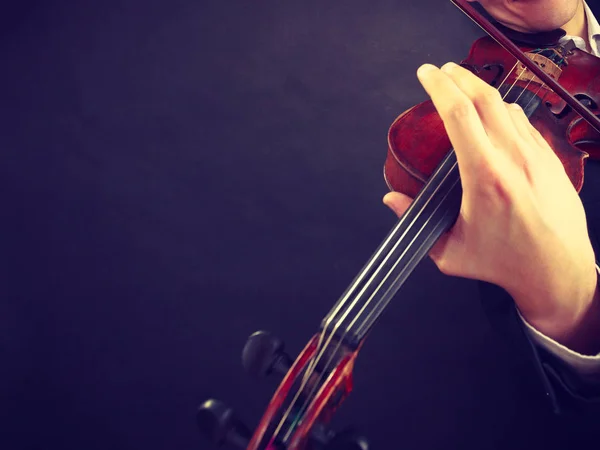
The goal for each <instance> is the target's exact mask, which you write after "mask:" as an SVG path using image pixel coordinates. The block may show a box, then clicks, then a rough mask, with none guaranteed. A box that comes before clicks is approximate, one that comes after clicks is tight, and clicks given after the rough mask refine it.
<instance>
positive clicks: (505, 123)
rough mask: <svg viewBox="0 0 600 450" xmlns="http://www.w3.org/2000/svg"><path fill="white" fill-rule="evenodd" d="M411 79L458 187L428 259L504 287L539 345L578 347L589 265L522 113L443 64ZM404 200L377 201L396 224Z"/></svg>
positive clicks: (577, 222)
mask: <svg viewBox="0 0 600 450" xmlns="http://www.w3.org/2000/svg"><path fill="white" fill-rule="evenodd" d="M417 74H418V77H419V80H420V82H421V84H422V85H423V87H424V88H425V90H426V91H427V93H428V94H429V96H430V97H431V99H432V101H433V103H434V105H435V107H436V109H437V111H438V113H439V114H440V116H441V118H442V120H443V122H444V126H445V128H446V132H447V133H448V136H449V138H450V140H451V142H452V145H453V147H454V150H455V152H456V157H457V159H458V165H459V171H460V175H461V181H462V187H463V198H462V206H461V211H460V215H459V217H458V220H457V222H456V224H455V225H454V227H453V228H452V229H451V230H450V231H449V232H448V233H446V234H445V235H444V236H443V237H442V238H441V239H440V240H439V241H438V242H437V243H436V245H435V246H434V247H433V249H432V250H431V252H430V256H431V258H432V259H433V261H434V262H435V264H436V265H437V266H438V268H439V269H440V270H441V271H442V272H443V273H444V274H447V275H452V276H460V277H466V278H472V279H477V280H482V281H487V282H491V283H494V284H497V285H498V286H501V287H503V288H504V289H505V290H506V291H507V292H508V293H509V294H510V295H511V296H512V297H513V299H514V300H515V301H516V303H517V306H518V307H519V310H520V311H521V314H522V315H523V316H524V317H525V318H526V319H527V321H528V322H529V323H530V324H531V325H533V326H534V327H535V328H537V329H538V330H539V331H541V332H542V333H544V334H546V335H547V336H549V337H551V338H553V339H556V340H558V341H559V342H562V343H564V344H565V345H567V343H568V342H571V341H572V340H573V339H575V336H576V335H577V336H578V337H579V338H580V337H581V328H580V327H581V326H583V324H584V323H587V322H589V314H590V313H592V306H593V305H596V304H597V303H598V300H597V299H596V300H594V294H595V292H596V286H597V273H596V267H595V255H594V251H593V248H592V245H591V242H590V238H589V236H588V231H587V226H586V218H585V212H584V209H583V205H582V203H581V200H580V199H579V196H578V194H577V191H576V190H575V189H574V187H573V185H572V184H571V182H570V180H569V178H568V177H567V175H566V173H565V170H564V168H563V166H562V164H561V162H560V160H559V159H558V158H557V156H556V155H555V154H554V152H553V150H552V149H551V148H550V146H549V145H548V143H547V142H546V141H545V139H544V138H543V137H542V136H541V135H540V133H539V132H538V131H537V130H536V129H535V128H533V126H532V125H531V124H530V122H529V120H528V119H527V117H526V116H525V114H524V112H523V110H522V109H521V108H519V107H518V106H516V105H509V104H506V103H504V101H503V100H502V98H501V96H500V94H499V92H498V91H497V90H496V89H494V88H492V87H491V86H489V85H488V84H486V83H485V82H484V81H482V80H480V79H479V78H477V77H476V76H475V75H473V74H472V73H471V72H469V71H467V70H465V69H463V68H462V67H460V66H457V65H456V64H453V63H449V64H446V65H445V66H444V67H442V69H441V70H440V69H437V68H436V67H434V66H431V65H424V66H422V67H421V68H420V69H419V71H418V72H417ZM411 200H412V199H410V198H409V197H406V196H405V195H403V194H400V193H390V194H387V195H386V196H385V197H384V202H385V204H386V205H388V206H389V207H390V208H391V209H392V210H393V211H394V212H395V213H396V214H397V215H398V216H401V215H402V214H403V213H404V211H406V209H407V208H408V206H409V204H410V202H411ZM594 308H595V306H594ZM595 314H597V313H595ZM599 317H600V314H599ZM575 341H577V342H579V341H580V339H579V340H578V339H575ZM579 345H581V344H578V346H579ZM598 350H599V351H600V349H598Z"/></svg>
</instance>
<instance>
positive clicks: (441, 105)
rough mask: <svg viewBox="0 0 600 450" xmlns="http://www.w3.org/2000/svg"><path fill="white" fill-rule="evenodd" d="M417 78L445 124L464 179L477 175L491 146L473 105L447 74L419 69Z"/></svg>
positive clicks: (436, 70) (433, 68) (428, 69)
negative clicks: (475, 173)
mask: <svg viewBox="0 0 600 450" xmlns="http://www.w3.org/2000/svg"><path fill="white" fill-rule="evenodd" d="M417 76H418V77H419V81H420V82H421V84H422V85H423V88H424V89H425V91H427V93H428V94H429V96H430V97H431V101H432V102H433V104H434V106H435V108H436V110H437V112H438V114H439V115H440V117H441V118H442V121H443V122H444V127H445V128H446V133H447V134H448V137H449V138H450V141H451V142H452V144H453V146H454V150H455V152H456V157H457V159H458V164H459V167H461V169H465V170H464V173H465V175H468V174H470V173H474V172H476V171H477V168H478V166H479V165H480V163H481V161H482V158H490V157H491V154H490V151H491V145H490V144H491V143H490V139H489V138H488V135H487V132H486V130H485V128H484V126H483V123H482V121H481V119H480V117H479V114H478V112H477V110H476V108H475V106H474V105H473V101H472V100H471V99H470V98H469V97H468V96H467V95H466V94H465V93H464V92H463V91H462V90H461V88H460V87H459V86H458V85H457V83H456V82H455V81H454V80H453V79H452V78H450V77H449V76H448V74H446V73H444V72H442V71H441V70H439V69H438V68H437V67H435V66H432V65H430V64H426V65H423V66H421V67H420V68H419V70H418V71H417ZM472 76H473V77H474V78H477V77H475V75H472ZM477 79H478V78H477ZM479 81H481V80H479ZM481 82H482V83H483V81H481ZM462 174H463V170H461V176H462ZM462 181H463V183H468V182H469V180H468V179H467V178H466V177H462Z"/></svg>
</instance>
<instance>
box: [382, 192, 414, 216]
mask: <svg viewBox="0 0 600 450" xmlns="http://www.w3.org/2000/svg"><path fill="white" fill-rule="evenodd" d="M412 201H413V199H412V198H411V197H409V196H408V195H406V194H402V193H401V192H389V193H387V194H385V196H384V197H383V203H384V204H385V205H386V206H387V207H388V208H390V209H391V210H392V211H394V213H395V214H396V215H397V216H398V217H402V215H403V214H404V213H405V212H406V210H407V209H408V207H409V206H410V204H411V203H412Z"/></svg>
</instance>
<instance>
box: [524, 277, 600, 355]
mask: <svg viewBox="0 0 600 450" xmlns="http://www.w3.org/2000/svg"><path fill="white" fill-rule="evenodd" d="M537 295H538V297H536V298H535V299H531V298H527V297H528V296H521V297H514V296H513V298H514V299H515V302H516V303H517V305H518V306H519V309H520V310H521V314H522V315H523V316H524V317H525V318H526V319H527V321H528V322H529V323H530V324H531V325H532V326H533V327H534V328H536V329H537V330H538V331H540V332H541V333H543V334H544V335H546V336H548V337H549V338H551V339H553V340H555V341H557V342H559V343H560V344H562V345H564V346H565V347H568V348H570V349H571V350H573V351H576V352H578V353H582V354H587V355H596V354H599V353H600V285H599V282H598V271H597V268H596V266H594V272H593V275H590V276H589V277H586V278H585V280H584V282H580V283H578V284H577V285H573V286H572V287H571V288H570V289H568V288H567V289H554V290H547V291H546V292H544V293H543V294H540V293H537ZM541 302H543V303H544V307H543V308H542V307H540V303H541ZM521 305H524V306H521ZM531 305H535V306H536V308H527V306H531Z"/></svg>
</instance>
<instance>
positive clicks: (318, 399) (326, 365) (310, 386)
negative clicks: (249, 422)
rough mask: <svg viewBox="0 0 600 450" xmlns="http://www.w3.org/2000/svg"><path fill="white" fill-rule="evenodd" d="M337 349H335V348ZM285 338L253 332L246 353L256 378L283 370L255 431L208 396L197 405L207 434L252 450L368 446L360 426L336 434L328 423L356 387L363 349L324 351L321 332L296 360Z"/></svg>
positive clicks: (334, 449) (341, 347)
mask: <svg viewBox="0 0 600 450" xmlns="http://www.w3.org/2000/svg"><path fill="white" fill-rule="evenodd" d="M332 347H333V350H331V348H332ZM283 348H284V346H283V342H282V341H281V340H280V339H278V338H276V337H275V336H273V335H271V334H270V333H268V332H266V331H258V332H256V333H253V334H252V335H251V336H250V337H249V338H248V340H247V342H246V345H245V346H244V350H243V352H242V362H243V365H244V367H245V369H246V371H247V372H249V373H250V374H252V375H254V376H257V375H258V376H266V375H269V374H270V373H280V374H281V373H283V374H284V375H285V376H284V377H283V381H282V382H281V383H280V384H279V387H278V388H277V391H276V392H275V394H274V395H273V398H272V400H271V402H270V403H269V405H268V407H267V409H266V411H265V413H264V415H263V417H262V419H261V420H260V422H259V424H258V426H257V427H256V428H255V431H254V434H252V433H251V432H250V431H249V429H248V427H246V426H245V425H244V424H243V423H242V422H241V421H240V420H239V419H238V418H237V417H236V416H235V414H234V413H233V410H232V409H231V408H228V407H227V406H225V405H224V404H223V403H221V402H219V401H217V400H213V399H211V400H207V401H206V402H204V403H203V404H202V405H201V406H200V407H199V409H198V413H197V417H196V418H197V423H198V427H199V429H200V431H201V433H202V434H204V435H205V436H207V437H208V438H209V439H210V441H211V442H212V443H213V444H214V445H216V446H217V447H222V446H233V447H237V448H245V449H247V450H292V449H293V450H300V449H306V450H367V449H368V448H369V445H368V441H367V440H366V438H365V437H364V436H362V435H360V434H359V433H358V432H357V431H356V430H354V429H352V428H348V429H346V430H343V431H342V432H338V433H336V432H334V431H333V430H331V429H329V427H328V426H327V424H328V422H329V421H330V419H331V417H332V415H333V413H334V412H335V411H336V409H337V408H338V407H339V406H340V404H341V403H342V402H343V400H344V399H345V398H346V396H347V395H348V394H349V393H350V391H351V390H352V369H353V367H354V360H355V359H356V356H357V354H358V350H350V349H348V348H346V347H345V346H344V345H343V344H341V343H340V344H339V345H337V343H335V342H333V344H332V345H331V346H328V347H327V348H328V349H329V350H328V351H326V352H323V351H322V350H323V349H324V348H325V347H324V346H323V335H322V334H321V333H318V334H316V335H315V336H314V337H313V338H312V339H311V340H310V342H309V343H308V344H307V345H306V347H305V348H304V350H303V351H302V352H301V353H300V355H299V356H298V358H296V360H295V361H294V362H293V364H292V363H291V359H290V357H289V356H288V355H287V354H285V353H284V352H283Z"/></svg>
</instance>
